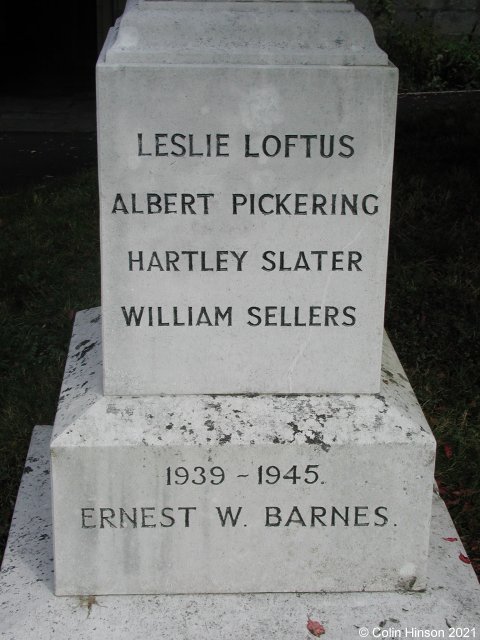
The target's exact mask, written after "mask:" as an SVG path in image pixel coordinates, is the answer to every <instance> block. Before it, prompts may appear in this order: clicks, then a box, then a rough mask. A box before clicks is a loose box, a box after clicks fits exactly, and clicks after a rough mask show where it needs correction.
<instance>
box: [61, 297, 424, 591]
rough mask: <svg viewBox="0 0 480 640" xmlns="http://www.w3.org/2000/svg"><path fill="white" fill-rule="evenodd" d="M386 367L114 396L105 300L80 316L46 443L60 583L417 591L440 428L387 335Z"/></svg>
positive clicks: (76, 586) (113, 587)
mask: <svg viewBox="0 0 480 640" xmlns="http://www.w3.org/2000/svg"><path fill="white" fill-rule="evenodd" d="M382 377H383V382H382V389H381V393H380V394H378V395H376V396H362V395H356V396H354V395H330V396H305V395H304V396H262V395H255V396H144V397H131V396H130V397H105V396H103V394H102V387H101V339H100V314H99V310H98V309H91V310H89V311H86V312H82V313H80V314H78V315H77V319H76V323H75V327H74V333H73V337H72V342H71V349H70V353H69V357H68V361H67V366H66V371H65V378H64V382H63V387H62V391H61V396H60V401H59V407H58V412H57V417H56V421H55V427H54V432H53V436H52V444H51V450H52V481H53V492H54V500H53V504H54V523H55V567H56V592H57V594H63V595H67V594H77V595H78V594H91V593H96V594H98V593H108V594H112V593H231V592H266V591H365V590H366V591H378V590H395V589H414V590H419V589H423V588H424V587H425V581H426V562H427V551H428V537H429V524H430V503H431V489H432V483H433V463H434V457H435V442H434V439H433V436H432V434H431V432H430V429H429V427H428V425H427V423H426V421H425V418H424V417H423V414H422V412H421V409H420V407H419V405H418V403H417V401H416V399H415V396H414V394H413V392H412V389H411V387H410V385H409V383H408V381H407V379H406V378H405V375H404V373H403V370H402V368H401V366H400V363H399V362H398V360H397V358H396V356H395V353H394V351H393V349H392V347H391V345H390V343H389V341H388V339H387V338H386V340H385V350H384V360H383V375H382ZM294 465H296V467H297V469H296V470H297V471H298V474H299V476H300V477H299V478H298V479H297V481H296V482H295V483H293V481H292V479H289V478H288V477H287V478H281V479H280V480H279V481H278V482H276V483H274V484H269V483H268V482H267V481H266V478H267V475H268V473H270V476H269V477H270V479H271V480H272V479H275V477H276V476H275V474H276V473H277V471H276V469H275V468H278V469H279V470H280V473H281V475H282V476H283V475H285V474H288V471H289V469H291V468H292V467H293V466H294ZM309 465H314V466H313V467H309ZM179 467H182V469H180V471H179V472H178V473H177V475H174V473H175V472H174V469H176V468H179ZM199 467H202V468H203V469H205V470H206V472H205V473H206V481H205V482H203V481H202V478H201V473H202V471H201V469H199ZM259 467H262V468H263V479H262V480H263V482H262V484H259V475H258V474H259ZM267 467H273V468H270V472H267ZM168 468H170V473H171V483H170V485H168V476H167V473H168ZM183 468H185V469H187V470H188V472H189V480H188V482H186V483H185V484H181V483H183V477H184V475H185V471H184V470H183ZM212 468H214V470H213V472H212V473H211V472H210V469H212ZM219 468H221V469H222V470H223V471H224V473H225V479H224V481H223V482H221V483H218V484H216V483H217V482H218V479H219V477H220V476H221V474H222V472H221V471H220V470H219ZM215 474H216V475H215ZM316 474H318V477H317V475H316ZM175 480H177V481H178V482H179V483H180V484H176V483H175ZM228 507H231V510H232V514H233V515H234V516H236V515H237V513H238V509H239V507H241V511H240V512H239V516H238V521H237V524H236V526H232V525H231V523H230V522H229V521H228V518H227V524H226V525H225V526H222V524H221V517H220V514H222V515H224V514H225V510H226V509H227V508H228ZM346 507H348V514H347V510H346ZM187 508H188V509H189V510H188V511H187ZM312 508H314V509H313V510H312ZM334 508H335V509H337V511H335V510H334ZM82 509H84V511H82ZM101 509H104V511H101ZM121 509H123V510H124V512H123V514H122V512H121ZM134 509H136V511H134ZM162 510H164V511H162ZM219 510H221V511H220V512H219ZM187 513H188V516H189V519H188V522H187ZM338 513H340V514H343V520H342V517H341V516H340V515H338ZM125 514H128V515H129V516H130V520H128V518H127V516H126V515H125ZM102 515H103V516H108V517H109V518H110V520H105V518H104V519H102ZM122 515H123V521H122V520H121V517H122ZM278 516H280V518H281V520H280V518H279V517H278ZM315 516H318V517H315ZM347 516H348V517H347ZM173 519H174V520H175V522H173ZM132 520H133V521H134V522H132ZM134 524H135V525H136V526H134ZM102 525H103V526H102ZM187 525H188V526H187ZM277 525H278V526H277Z"/></svg>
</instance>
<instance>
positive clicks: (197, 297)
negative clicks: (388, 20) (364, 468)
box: [97, 1, 397, 395]
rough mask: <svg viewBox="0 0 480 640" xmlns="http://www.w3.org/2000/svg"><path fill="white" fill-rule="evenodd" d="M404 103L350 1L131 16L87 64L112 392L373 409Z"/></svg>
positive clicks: (177, 9)
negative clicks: (370, 397) (320, 400)
mask: <svg viewBox="0 0 480 640" xmlns="http://www.w3.org/2000/svg"><path fill="white" fill-rule="evenodd" d="M232 24H234V25H235V28H234V29H232ZM396 86H397V71H396V69H395V68H394V67H392V66H391V65H389V64H388V60H387V57H386V55H385V54H384V52H382V51H381V50H380V49H379V48H378V47H377V46H376V44H375V41H374V38H373V32H372V29H371V27H370V25H369V23H368V21H367V20H366V19H365V18H364V16H362V15H361V14H359V13H358V12H356V11H354V9H353V6H352V5H351V4H350V3H344V2H336V3H332V4H329V3H322V2H310V3H302V4H299V3H293V4H291V3H288V2H276V3H270V2H231V3H228V2H215V3H211V2H158V1H155V2H153V1H149V2H146V1H143V2H140V3H136V2H130V3H129V5H128V6H127V11H126V13H125V14H124V16H123V18H122V19H121V21H120V23H119V25H118V27H117V29H116V30H112V32H111V34H110V38H109V40H108V41H107V44H106V46H105V48H104V50H103V52H102V54H101V57H100V60H99V63H98V66H97V88H98V91H97V95H98V140H99V163H100V164H99V166H100V205H101V221H102V223H101V228H102V309H103V320H104V335H103V349H104V378H105V381H104V391H105V393H106V394H108V395H122V394H133V395H149V394H165V393H166V394H192V393H222V394H228V393H357V392H358V393H374V392H378V390H379V388H380V387H379V385H380V362H381V350H382V332H383V313H384V298H385V273H386V260H387V242H388V226H389V214H390V191H391V169H392V157H393V139H394V125H395V108H396ZM206 363H208V370H206Z"/></svg>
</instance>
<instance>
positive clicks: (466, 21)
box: [354, 0, 480, 38]
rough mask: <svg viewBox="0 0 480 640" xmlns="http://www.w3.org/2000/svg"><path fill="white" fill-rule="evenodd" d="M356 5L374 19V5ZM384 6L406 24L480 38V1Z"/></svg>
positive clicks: (361, 0) (364, 0) (403, 1)
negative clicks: (391, 9) (390, 8)
mask: <svg viewBox="0 0 480 640" xmlns="http://www.w3.org/2000/svg"><path fill="white" fill-rule="evenodd" d="M354 4H355V6H356V7H357V9H359V10H360V11H362V12H363V13H365V14H366V15H367V16H368V17H369V18H370V19H372V17H373V15H374V11H373V10H372V3H371V2H369V1H368V0H354ZM377 4H379V3H377ZM385 4H391V6H392V8H393V11H394V15H395V17H396V18H397V20H398V21H399V22H402V23H404V24H411V25H418V26H431V27H433V29H434V31H436V32H437V33H439V34H443V35H447V36H455V37H461V36H471V37H475V38H479V37H480V0H391V3H389V2H388V0H386V1H385Z"/></svg>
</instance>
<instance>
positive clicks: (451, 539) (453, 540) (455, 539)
mask: <svg viewBox="0 0 480 640" xmlns="http://www.w3.org/2000/svg"><path fill="white" fill-rule="evenodd" d="M442 540H446V541H447V542H457V541H458V538H442Z"/></svg>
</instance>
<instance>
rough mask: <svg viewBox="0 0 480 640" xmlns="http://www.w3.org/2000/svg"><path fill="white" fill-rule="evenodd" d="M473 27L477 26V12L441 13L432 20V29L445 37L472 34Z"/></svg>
mask: <svg viewBox="0 0 480 640" xmlns="http://www.w3.org/2000/svg"><path fill="white" fill-rule="evenodd" d="M475 25H478V11H442V12H441V13H438V14H437V15H436V16H435V20H434V28H435V29H436V30H437V31H438V32H439V33H443V34H447V35H463V34H466V33H472V32H473V31H474V29H475Z"/></svg>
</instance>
